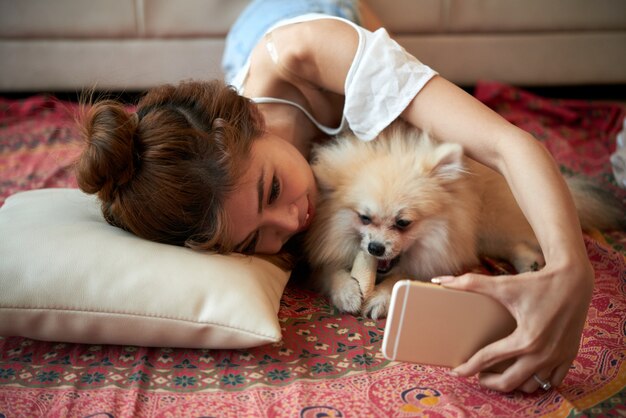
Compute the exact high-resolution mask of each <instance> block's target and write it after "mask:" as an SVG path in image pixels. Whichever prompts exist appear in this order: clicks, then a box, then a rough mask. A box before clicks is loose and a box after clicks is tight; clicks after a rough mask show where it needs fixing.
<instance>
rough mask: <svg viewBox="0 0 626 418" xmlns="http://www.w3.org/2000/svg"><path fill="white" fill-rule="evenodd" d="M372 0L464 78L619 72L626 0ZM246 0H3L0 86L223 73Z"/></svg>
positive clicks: (410, 38) (566, 81)
mask: <svg viewBox="0 0 626 418" xmlns="http://www.w3.org/2000/svg"><path fill="white" fill-rule="evenodd" d="M285 1H289V0H285ZM367 2H368V3H369V4H370V6H371V8H372V9H373V10H374V11H376V12H377V13H378V14H379V16H380V19H381V20H382V22H383V23H384V24H385V26H386V27H387V28H388V29H389V31H390V32H391V33H393V34H394V35H395V36H396V38H397V39H398V41H399V42H400V43H401V44H403V45H404V46H405V47H406V48H407V49H408V50H409V51H410V52H412V53H413V54H415V55H416V56H417V57H418V58H419V59H420V60H422V61H423V62H425V63H427V64H429V65H430V66H432V67H433V68H435V69H437V70H438V71H439V72H440V73H441V74H442V75H444V76H446V77H447V78H449V79H451V80H452V81H454V82H456V83H458V84H461V85H468V86H469V85H472V84H473V83H475V82H476V81H477V80H479V79H495V80H499V81H503V82H507V83H512V84H516V85H527V86H546V85H570V84H615V83H619V84H624V83H626V1H625V0H367ZM246 4H247V1H245V0H106V1H104V0H102V1H100V0H0V92H2V91H4V92H20V91H74V90H80V89H82V88H84V87H86V86H87V87H93V86H96V87H97V88H103V89H109V90H140V89H144V88H146V87H149V86H152V85H155V84H159V83H163V82H175V81H177V80H180V79H186V78H202V79H206V78H213V77H221V76H222V72H221V68H220V61H221V55H222V51H223V45H224V37H225V34H226V32H227V31H228V28H229V27H230V25H231V24H232V23H233V21H234V20H235V18H236V16H237V15H238V13H239V12H240V11H241V9H242V8H243V7H245V5H246Z"/></svg>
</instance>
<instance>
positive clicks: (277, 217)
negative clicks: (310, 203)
mask: <svg viewBox="0 0 626 418" xmlns="http://www.w3.org/2000/svg"><path fill="white" fill-rule="evenodd" d="M268 212H269V211H268ZM268 215H269V216H268V220H267V221H268V224H269V225H272V226H273V227H274V228H276V229H277V230H278V231H281V232H286V233H294V232H296V231H297V230H298V228H299V227H300V220H299V217H298V215H299V214H298V207H297V206H296V205H295V204H294V203H291V204H288V205H285V206H283V207H282V208H281V207H279V208H274V210H272V211H271V212H270V213H268Z"/></svg>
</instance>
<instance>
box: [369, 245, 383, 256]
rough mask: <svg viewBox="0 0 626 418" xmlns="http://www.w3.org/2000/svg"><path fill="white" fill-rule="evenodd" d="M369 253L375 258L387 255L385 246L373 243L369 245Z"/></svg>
mask: <svg viewBox="0 0 626 418" xmlns="http://www.w3.org/2000/svg"><path fill="white" fill-rule="evenodd" d="M367 251H369V253H370V254H371V255H373V256H375V257H380V256H381V255H383V254H385V246H384V245H383V244H381V243H380V242H376V241H372V242H370V243H369V244H368V245H367Z"/></svg>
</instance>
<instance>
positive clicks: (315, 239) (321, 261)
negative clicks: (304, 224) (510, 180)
mask: <svg viewBox="0 0 626 418" xmlns="http://www.w3.org/2000/svg"><path fill="white" fill-rule="evenodd" d="M312 167H313V172H314V174H315V177H316V179H317V182H318V187H319V189H320V200H319V204H318V206H317V215H316V217H315V219H314V220H313V223H312V224H311V227H310V229H309V230H308V232H307V234H306V236H305V238H304V246H305V253H306V257H307V260H308V263H309V267H310V268H311V279H312V284H313V287H314V289H316V290H318V291H320V292H322V293H323V294H325V295H326V296H327V297H329V298H330V300H331V302H332V303H333V304H334V305H335V306H337V307H338V308H339V309H340V310H342V311H345V312H350V313H359V312H361V313H362V314H364V315H367V316H370V317H372V318H380V317H383V316H385V315H386V314H387V310H388V306H389V301H390V297H391V290H392V287H393V285H394V283H395V282H396V281H397V280H398V279H401V278H406V277H409V278H412V279H417V280H430V279H431V278H432V277H436V276H440V275H449V274H459V273H461V272H463V271H464V270H466V269H467V268H469V267H472V266H475V265H477V264H478V263H479V255H486V256H489V257H493V258H501V259H504V260H508V261H509V262H510V263H511V264H512V265H513V266H514V267H515V269H516V270H517V271H518V272H524V271H529V270H536V269H539V268H541V267H542V266H543V265H544V264H545V262H544V259H543V255H542V253H541V249H540V247H539V243H538V242H537V239H536V237H535V234H534V233H533V231H532V229H531V227H530V225H529V224H528V222H527V221H526V218H525V217H524V215H523V213H522V211H521V209H520V208H519V206H518V205H517V203H516V201H515V199H514V197H513V194H512V193H511V191H510V189H509V187H508V185H507V183H506V181H505V179H504V177H502V176H501V175H500V174H498V173H497V172H495V171H493V170H491V169H490V168H488V167H486V166H484V165H481V164H479V163H477V162H475V161H473V160H471V159H469V158H467V157H465V156H464V154H463V149H462V147H461V146H460V145H458V144H453V143H440V142H436V141H434V140H433V139H431V138H429V136H428V135H427V134H425V133H421V132H420V131H418V130H417V129H415V128H413V127H410V126H409V125H408V124H405V123H404V122H396V123H394V124H393V125H391V126H390V127H389V128H387V129H386V130H385V131H384V132H382V133H381V135H380V136H379V137H378V138H377V139H375V140H374V141H370V142H363V141H360V140H358V139H357V138H356V137H354V136H352V135H348V136H344V137H340V138H336V139H335V140H333V141H331V142H330V143H328V144H326V145H322V146H318V147H316V148H315V149H314V151H313V160H312ZM570 188H571V189H572V191H573V193H574V197H575V200H576V202H577V206H578V209H579V215H580V217H581V222H582V224H583V227H599V228H608V227H612V226H614V224H615V223H616V222H615V220H618V221H619V220H621V222H624V220H623V218H624V213H623V212H622V211H621V209H613V208H611V207H610V206H609V205H607V204H605V203H603V198H595V197H590V196H589V195H588V194H587V193H583V192H582V189H586V188H587V187H586V185H584V184H583V183H582V182H576V181H573V180H572V182H571V184H570ZM591 218H593V219H591ZM598 221H607V222H608V223H601V222H598ZM617 223H619V222H617ZM359 251H366V252H367V253H369V254H371V255H372V256H374V257H376V258H377V260H378V266H377V267H378V269H377V273H378V274H377V285H376V288H375V290H374V292H373V293H372V294H371V295H370V296H369V298H368V299H367V300H365V301H363V300H362V299H363V298H362V294H361V290H360V288H359V285H358V283H357V281H356V280H354V279H353V278H352V277H351V274H350V270H351V268H352V264H353V262H354V260H355V257H356V255H357V253H358V252H359Z"/></svg>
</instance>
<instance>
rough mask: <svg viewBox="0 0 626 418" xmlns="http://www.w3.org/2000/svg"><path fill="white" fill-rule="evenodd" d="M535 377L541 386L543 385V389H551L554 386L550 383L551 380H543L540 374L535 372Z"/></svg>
mask: <svg viewBox="0 0 626 418" xmlns="http://www.w3.org/2000/svg"><path fill="white" fill-rule="evenodd" d="M533 379H535V380H536V381H537V383H539V386H540V387H541V389H543V390H546V391H547V390H550V388H551V387H552V385H551V384H550V382H546V381H545V380H542V379H541V378H540V377H539V376H537V375H536V374H533Z"/></svg>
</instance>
